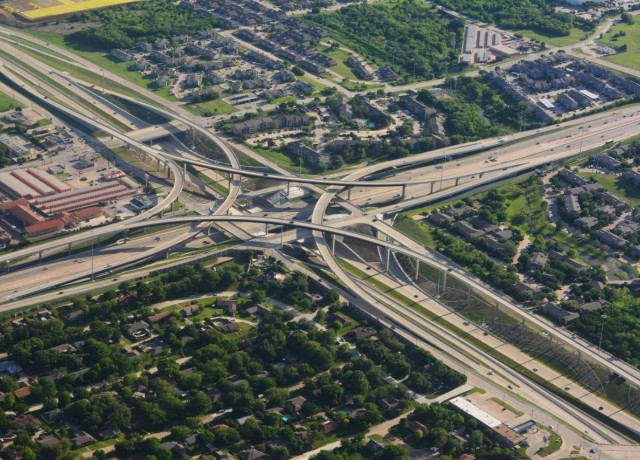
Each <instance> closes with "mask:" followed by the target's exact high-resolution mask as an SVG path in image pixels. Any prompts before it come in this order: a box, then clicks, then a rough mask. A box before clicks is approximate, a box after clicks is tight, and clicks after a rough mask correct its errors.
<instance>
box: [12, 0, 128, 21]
mask: <svg viewBox="0 0 640 460" xmlns="http://www.w3.org/2000/svg"><path fill="white" fill-rule="evenodd" d="M57 1H58V2H60V3H61V5H56V6H50V7H43V8H36V9H33V10H29V11H20V12H19V14H20V15H21V16H24V17H25V18H27V19H40V18H44V17H47V16H58V15H60V14H69V13H77V12H78V11H85V10H93V9H96V8H104V7H106V6H114V5H121V4H123V3H133V2H137V1H140V0H85V1H82V2H74V1H72V0H57Z"/></svg>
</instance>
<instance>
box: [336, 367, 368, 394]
mask: <svg viewBox="0 0 640 460" xmlns="http://www.w3.org/2000/svg"><path fill="white" fill-rule="evenodd" d="M342 385H343V386H344V388H345V390H347V391H349V392H350V393H353V394H356V395H360V394H365V393H367V391H369V381H368V380H367V376H366V375H365V373H364V372H362V371H347V372H345V374H344V375H343V376H342Z"/></svg>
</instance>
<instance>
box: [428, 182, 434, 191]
mask: <svg viewBox="0 0 640 460" xmlns="http://www.w3.org/2000/svg"><path fill="white" fill-rule="evenodd" d="M434 184H435V182H431V191H430V192H429V193H433V185H434Z"/></svg>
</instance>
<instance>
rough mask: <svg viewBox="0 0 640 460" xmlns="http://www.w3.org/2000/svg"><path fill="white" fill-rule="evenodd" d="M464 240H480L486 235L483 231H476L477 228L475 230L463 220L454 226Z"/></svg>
mask: <svg viewBox="0 0 640 460" xmlns="http://www.w3.org/2000/svg"><path fill="white" fill-rule="evenodd" d="M453 227H454V228H455V229H456V230H457V231H458V232H459V233H460V234H461V235H462V236H463V237H464V238H466V239H468V240H469V239H471V238H479V237H481V236H483V235H484V232H483V231H482V230H476V229H475V228H473V227H472V226H471V225H469V224H468V223H467V222H464V221H462V220H460V221H458V222H456V223H455V224H454V226H453Z"/></svg>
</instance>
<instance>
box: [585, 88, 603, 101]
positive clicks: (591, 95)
mask: <svg viewBox="0 0 640 460" xmlns="http://www.w3.org/2000/svg"><path fill="white" fill-rule="evenodd" d="M580 93H581V94H584V95H585V96H587V97H588V98H589V99H592V100H594V101H597V100H598V99H600V97H599V96H598V95H597V94H593V93H592V92H591V91H587V90H586V89H581V90H580Z"/></svg>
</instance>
